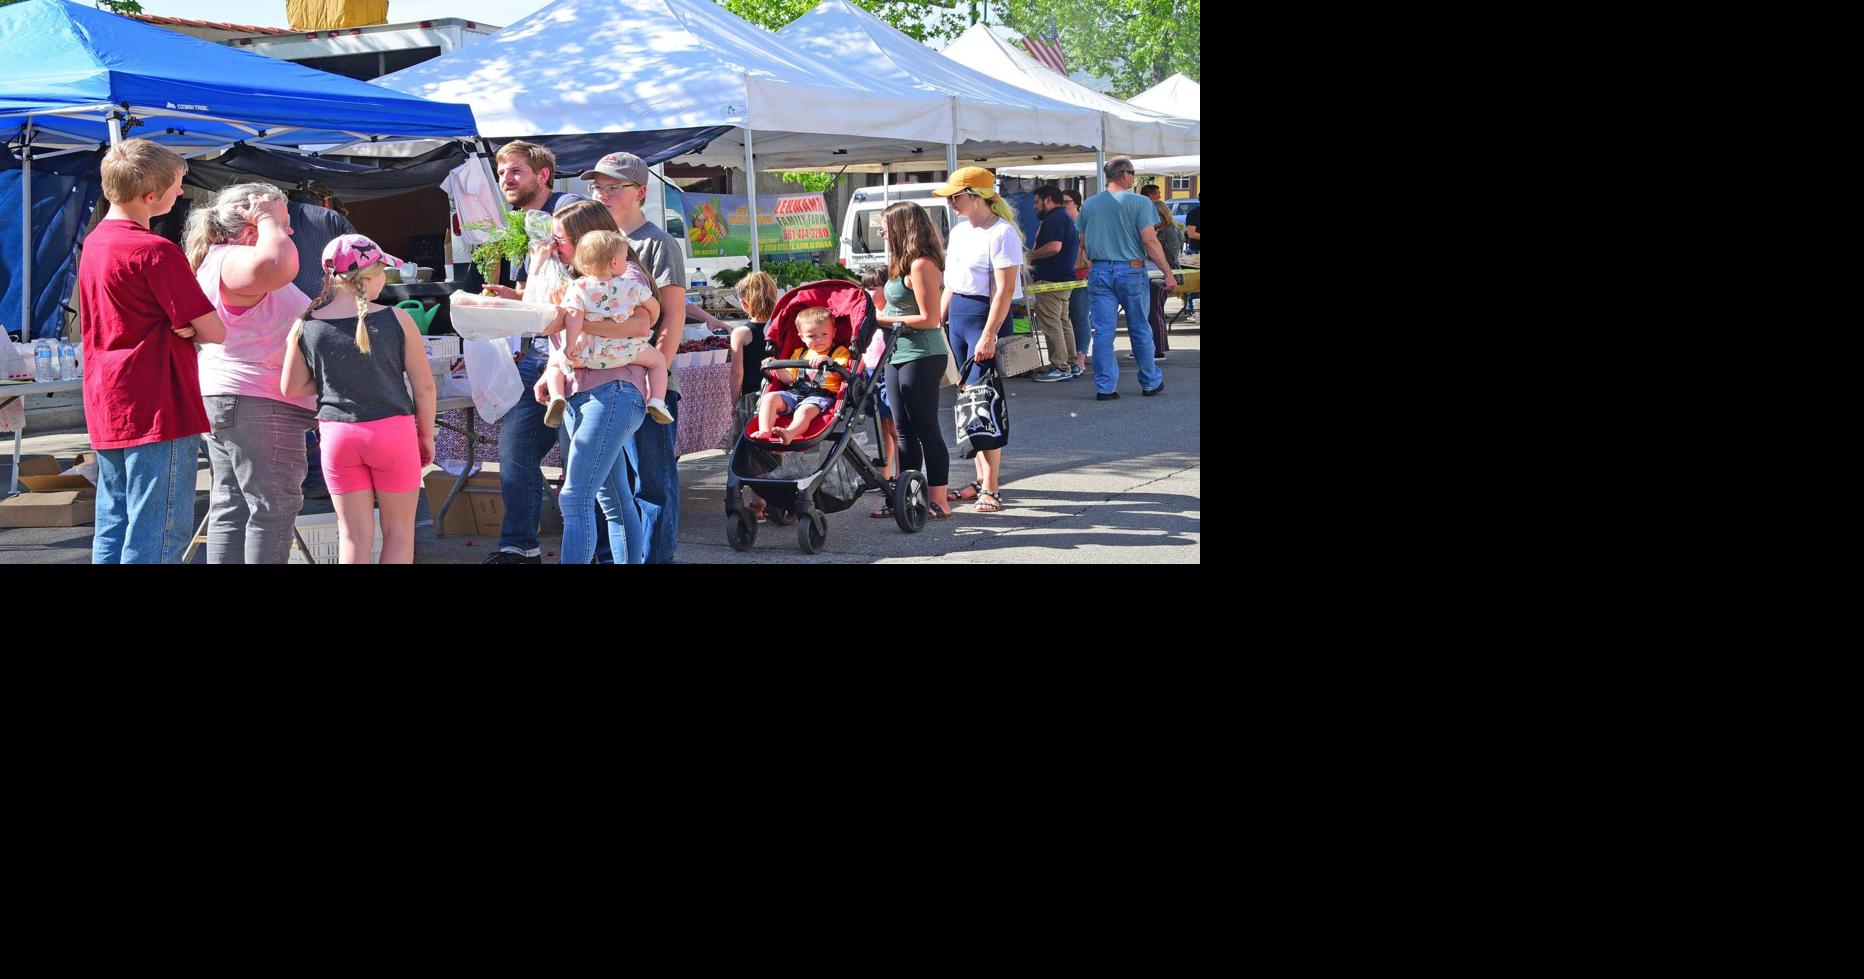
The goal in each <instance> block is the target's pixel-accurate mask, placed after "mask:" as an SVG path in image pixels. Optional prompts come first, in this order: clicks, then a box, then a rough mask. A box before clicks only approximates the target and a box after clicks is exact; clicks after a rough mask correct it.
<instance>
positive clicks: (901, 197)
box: [841, 183, 952, 275]
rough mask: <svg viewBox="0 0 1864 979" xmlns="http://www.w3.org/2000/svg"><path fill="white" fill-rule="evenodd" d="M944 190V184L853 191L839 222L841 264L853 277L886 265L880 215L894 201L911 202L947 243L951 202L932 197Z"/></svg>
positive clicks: (885, 249)
mask: <svg viewBox="0 0 1864 979" xmlns="http://www.w3.org/2000/svg"><path fill="white" fill-rule="evenodd" d="M943 186H945V185H944V184H943V183H936V184H894V185H893V186H891V187H885V188H882V187H861V188H859V189H857V190H855V192H854V196H853V197H852V198H850V199H849V201H848V213H847V214H846V215H844V216H843V218H842V222H841V264H842V265H844V266H846V267H847V268H848V270H849V271H851V272H853V273H854V274H856V275H860V274H861V273H862V272H865V271H866V270H868V269H870V268H873V267H875V266H883V265H886V264H887V245H886V242H885V241H882V240H881V237H880V214H881V212H882V211H885V210H886V209H887V208H888V207H889V206H890V205H892V204H894V203H895V202H897V201H912V202H914V203H915V204H918V205H919V206H920V207H923V208H925V209H926V216H927V217H930V218H931V219H932V226H933V227H935V228H937V229H938V234H939V240H940V241H945V240H947V239H949V238H950V237H951V219H952V214H951V202H950V201H949V200H948V199H946V198H943V197H935V196H933V194H932V191H933V190H934V189H936V188H939V187H943ZM883 192H884V193H883Z"/></svg>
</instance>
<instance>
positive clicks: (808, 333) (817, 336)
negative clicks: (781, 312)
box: [751, 306, 853, 445]
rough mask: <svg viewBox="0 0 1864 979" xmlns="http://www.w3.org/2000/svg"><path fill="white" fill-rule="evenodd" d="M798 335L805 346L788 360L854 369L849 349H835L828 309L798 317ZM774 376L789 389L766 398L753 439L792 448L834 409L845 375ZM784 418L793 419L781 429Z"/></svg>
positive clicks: (790, 372)
mask: <svg viewBox="0 0 1864 979" xmlns="http://www.w3.org/2000/svg"><path fill="white" fill-rule="evenodd" d="M796 332H797V334H798V335H799V336H800V337H801V339H802V344H803V345H802V346H801V347H798V348H797V349H796V350H795V351H793V352H791V354H790V355H789V357H788V358H787V359H789V360H804V361H808V362H809V363H810V364H812V365H817V364H821V363H822V362H823V361H834V362H835V363H837V364H840V365H841V366H842V367H844V368H845V367H851V366H852V364H851V361H852V359H853V355H851V354H849V353H848V348H847V347H838V346H836V345H835V316H834V314H833V313H831V312H829V311H828V308H827V307H824V306H811V307H809V308H808V309H805V310H803V311H802V312H800V313H797V314H796ZM775 361H776V358H775V357H766V358H764V363H765V364H770V363H774V362H775ZM771 373H773V374H776V375H778V379H779V380H782V381H785V382H787V383H788V384H789V387H788V388H786V389H784V390H781V391H772V392H770V393H768V394H766V395H764V398H763V401H762V402H761V403H760V404H759V405H758V408H757V431H755V432H752V433H751V438H754V439H760V440H763V441H775V442H782V443H783V444H784V445H788V444H790V442H791V441H793V440H794V439H795V438H796V437H797V436H798V435H801V434H802V433H803V432H806V431H808V430H809V425H810V423H812V422H814V421H815V420H816V417H817V416H818V415H820V414H822V413H823V412H825V411H831V410H833V409H834V407H835V395H836V394H837V393H838V392H839V391H840V390H841V386H842V379H841V375H839V374H837V373H835V372H833V371H831V370H828V369H827V368H822V367H817V368H816V369H815V370H814V371H810V370H808V369H803V368H786V369H779V370H776V371H772V372H771ZM782 414H788V415H790V417H791V420H790V424H789V425H788V426H787V427H785V428H778V427H777V416H778V415H782Z"/></svg>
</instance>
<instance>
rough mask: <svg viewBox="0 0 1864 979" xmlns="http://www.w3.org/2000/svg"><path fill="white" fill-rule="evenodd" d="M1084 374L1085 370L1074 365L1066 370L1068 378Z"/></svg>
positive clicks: (1078, 365)
mask: <svg viewBox="0 0 1864 979" xmlns="http://www.w3.org/2000/svg"><path fill="white" fill-rule="evenodd" d="M1085 373H1087V368H1085V367H1082V366H1081V365H1080V364H1076V365H1074V366H1073V367H1071V368H1069V369H1068V376H1069V377H1080V376H1081V375H1082V374H1085Z"/></svg>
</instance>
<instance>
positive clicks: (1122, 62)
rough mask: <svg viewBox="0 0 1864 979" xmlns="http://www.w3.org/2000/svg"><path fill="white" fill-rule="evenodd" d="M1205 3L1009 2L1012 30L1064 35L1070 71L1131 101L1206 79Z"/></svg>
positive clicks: (1197, 0)
mask: <svg viewBox="0 0 1864 979" xmlns="http://www.w3.org/2000/svg"><path fill="white" fill-rule="evenodd" d="M1202 6H1203V3H1202V0H1100V2H1098V3H1092V4H1085V3H1080V2H1078V0H1007V2H1005V3H1003V4H1002V5H1001V7H1002V10H1003V13H1004V20H1005V22H1006V23H1007V25H1008V26H1010V27H1013V28H1015V29H1017V30H1019V31H1022V32H1023V33H1025V34H1031V33H1044V32H1046V31H1047V30H1048V27H1049V25H1050V24H1051V23H1053V24H1054V25H1055V26H1057V27H1059V28H1060V29H1061V47H1062V51H1063V52H1064V53H1065V54H1066V55H1067V58H1068V70H1069V71H1086V72H1088V73H1089V74H1093V75H1099V76H1101V77H1103V78H1107V79H1110V80H1111V81H1112V82H1113V95H1114V97H1115V98H1121V99H1130V98H1132V97H1133V96H1135V95H1138V94H1139V93H1140V92H1143V91H1145V90H1146V89H1148V88H1151V87H1152V86H1154V85H1157V84H1158V83H1159V82H1162V81H1164V80H1165V79H1167V78H1170V77H1171V76H1172V74H1173V73H1174V72H1182V73H1183V74H1184V76H1185V77H1187V78H1189V79H1191V80H1192V81H1194V82H1195V81H1199V80H1200V79H1201V72H1200V71H1199V57H1198V55H1199V51H1200V49H1201V48H1202V45H1203V38H1202V36H1201V26H1200V24H1199V17H1200V16H1201V9H1200V8H1201V7H1202Z"/></svg>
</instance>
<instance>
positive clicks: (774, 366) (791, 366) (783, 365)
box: [763, 360, 854, 379]
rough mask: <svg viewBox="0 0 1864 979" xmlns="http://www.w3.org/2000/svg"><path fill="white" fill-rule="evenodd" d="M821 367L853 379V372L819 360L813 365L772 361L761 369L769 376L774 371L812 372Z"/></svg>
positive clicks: (792, 361) (797, 361)
mask: <svg viewBox="0 0 1864 979" xmlns="http://www.w3.org/2000/svg"><path fill="white" fill-rule="evenodd" d="M823 367H826V368H828V369H829V370H832V371H834V372H835V373H837V374H840V375H841V376H842V377H845V378H850V379H852V378H853V377H854V372H853V371H851V370H849V369H848V368H846V367H843V366H841V365H840V364H837V363H835V362H834V361H832V360H821V361H817V362H816V363H813V364H812V363H810V362H808V361H806V360H773V361H771V362H770V363H768V364H765V365H764V368H763V369H764V373H765V374H769V373H770V372H771V371H776V370H809V371H813V370H817V369H819V368H823Z"/></svg>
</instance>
